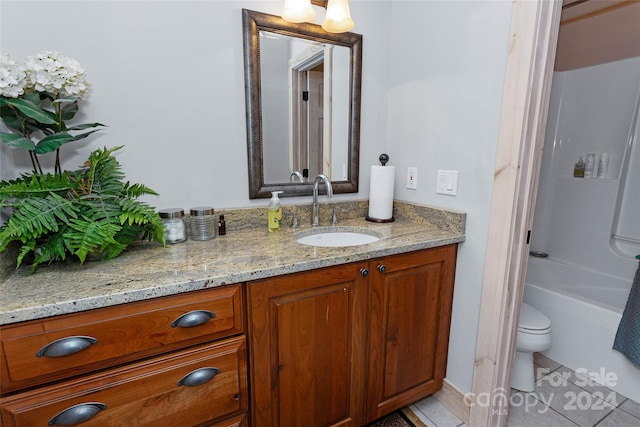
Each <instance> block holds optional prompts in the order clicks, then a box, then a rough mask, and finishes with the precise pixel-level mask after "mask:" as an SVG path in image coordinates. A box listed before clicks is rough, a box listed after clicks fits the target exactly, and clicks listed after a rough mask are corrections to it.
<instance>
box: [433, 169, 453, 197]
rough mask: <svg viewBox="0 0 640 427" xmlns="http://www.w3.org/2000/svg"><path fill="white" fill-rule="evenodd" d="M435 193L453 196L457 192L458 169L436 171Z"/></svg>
mask: <svg viewBox="0 0 640 427" xmlns="http://www.w3.org/2000/svg"><path fill="white" fill-rule="evenodd" d="M436 193H438V194H446V195H448V196H455V195H456V194H458V171H446V170H439V171H438V182H437V184H436Z"/></svg>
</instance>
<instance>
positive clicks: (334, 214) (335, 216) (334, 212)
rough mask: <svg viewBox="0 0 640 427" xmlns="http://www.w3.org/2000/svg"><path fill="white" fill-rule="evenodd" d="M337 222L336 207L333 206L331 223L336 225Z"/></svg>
mask: <svg viewBox="0 0 640 427" xmlns="http://www.w3.org/2000/svg"><path fill="white" fill-rule="evenodd" d="M337 223H338V208H335V207H334V208H333V215H331V224H333V225H336V224H337Z"/></svg>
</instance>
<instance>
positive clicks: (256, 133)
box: [243, 10, 362, 198]
mask: <svg viewBox="0 0 640 427" xmlns="http://www.w3.org/2000/svg"><path fill="white" fill-rule="evenodd" d="M243 26H244V49H245V90H246V106H247V148H248V153H249V197H250V198H260V197H269V196H270V192H271V191H275V190H283V191H284V193H283V194H282V196H285V197H286V196H299V195H308V194H311V193H312V183H311V182H312V181H313V178H314V177H315V176H316V175H318V174H320V173H322V174H324V175H326V176H327V177H329V179H330V180H331V182H332V184H333V189H334V192H336V193H347V192H357V191H358V158H359V156H358V153H359V127H360V81H361V69H362V68H361V57H362V53H361V52H362V51H361V49H362V36H360V35H358V34H353V33H343V34H330V33H327V32H325V31H324V30H322V28H321V27H320V26H318V25H313V24H308V23H304V24H292V23H288V22H286V21H284V20H283V19H281V18H280V17H277V16H274V15H268V14H263V13H259V12H253V11H248V10H244V11H243ZM310 181H311V182H310Z"/></svg>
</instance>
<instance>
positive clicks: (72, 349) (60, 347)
mask: <svg viewBox="0 0 640 427" xmlns="http://www.w3.org/2000/svg"><path fill="white" fill-rule="evenodd" d="M97 342H98V340H97V339H95V338H93V337H83V336H73V337H65V338H60V339H59V340H55V341H54V342H52V343H49V344H47V345H45V346H44V347H42V348H41V349H40V350H38V352H37V353H36V356H37V357H62V356H69V355H70V354H74V353H77V352H79V351H82V350H84V349H86V348H88V347H90V346H92V345H93V344H95V343H97Z"/></svg>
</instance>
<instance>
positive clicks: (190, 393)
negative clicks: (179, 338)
mask: <svg viewBox="0 0 640 427" xmlns="http://www.w3.org/2000/svg"><path fill="white" fill-rule="evenodd" d="M213 370H217V371H213ZM194 372H195V374H194ZM202 372H205V374H202ZM206 372H213V373H212V374H211V375H209V374H207V373H206ZM215 372H219V373H217V374H216V373H215ZM190 374H191V377H189V375H190ZM184 378H187V379H186V380H185V379H184ZM185 381H186V382H187V384H182V385H181V384H180V383H181V382H185ZM189 381H191V383H189ZM247 399H248V396H247V377H246V350H245V338H244V337H243V336H241V337H236V338H230V339H228V340H225V341H223V342H221V343H219V344H209V345H204V346H199V347H193V348H190V349H187V350H182V351H180V352H176V353H173V354H170V355H165V356H161V357H157V358H154V359H151V360H147V361H144V362H138V363H134V364H131V365H127V366H124V367H119V368H114V369H111V370H108V371H105V372H103V373H100V374H94V375H90V376H86V377H83V378H79V379H75V380H70V381H67V382H63V383H59V384H55V385H51V386H48V387H42V388H40V389H36V390H31V391H27V392H23V393H18V394H15V395H13V396H10V397H7V398H3V399H0V410H1V411H2V421H3V423H4V426H6V427H10V426H12V427H18V426H20V427H21V426H37V425H42V426H46V425H47V424H48V423H50V424H49V425H75V424H76V423H79V424H78V425H81V426H83V427H85V426H86V427H89V426H101V427H102V426H124V425H126V426H154V427H157V426H185V427H186V426H196V425H229V426H232V425H242V424H241V423H242V421H241V420H242V419H243V416H242V412H245V411H246V410H247ZM79 405H84V406H79ZM74 407H75V408H76V409H72V410H71V411H68V412H67V413H66V414H65V415H66V416H71V414H72V413H73V412H74V411H75V415H76V416H78V417H80V418H79V419H74V420H73V421H72V422H71V423H70V424H64V421H63V420H62V418H61V417H59V418H58V420H57V423H56V422H52V421H51V420H52V419H54V418H55V417H56V415H58V414H61V413H63V412H64V411H66V410H68V409H69V408H74ZM83 410H84V413H85V414H86V415H83V414H82V413H83ZM232 414H236V415H237V417H233V418H227V417H229V416H230V415H232ZM62 417H64V415H63V416H62ZM225 418H227V421H229V422H227V421H225V423H226V424H225V423H217V422H215V420H219V419H225ZM83 419H85V420H84V421H82V420H83ZM233 420H235V424H234V423H233V422H232V421H233ZM67 422H70V421H69V419H67Z"/></svg>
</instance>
